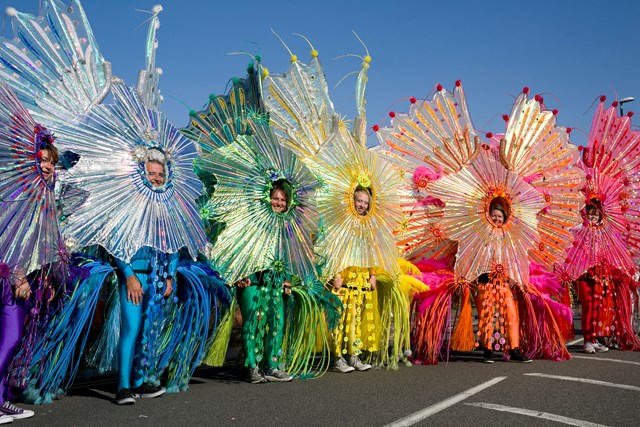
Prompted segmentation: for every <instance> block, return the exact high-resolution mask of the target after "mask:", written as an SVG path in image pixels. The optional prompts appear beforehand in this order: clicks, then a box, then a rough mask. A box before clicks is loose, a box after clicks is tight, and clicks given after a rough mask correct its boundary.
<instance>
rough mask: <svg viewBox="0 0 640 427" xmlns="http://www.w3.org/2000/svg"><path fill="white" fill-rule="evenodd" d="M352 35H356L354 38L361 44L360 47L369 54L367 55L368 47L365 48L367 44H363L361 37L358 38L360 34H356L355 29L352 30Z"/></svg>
mask: <svg viewBox="0 0 640 427" xmlns="http://www.w3.org/2000/svg"><path fill="white" fill-rule="evenodd" d="M353 35H354V36H356V38H357V39H358V41H359V42H360V44H361V45H362V47H364V51H365V52H366V53H367V56H371V55H369V49H367V45H366V44H364V42H363V41H362V39H361V38H360V36H359V35H358V33H356V32H355V31H353Z"/></svg>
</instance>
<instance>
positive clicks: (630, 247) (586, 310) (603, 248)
mask: <svg viewBox="0 0 640 427" xmlns="http://www.w3.org/2000/svg"><path fill="white" fill-rule="evenodd" d="M605 101H606V97H604V96H602V97H600V102H599V104H598V106H597V108H596V112H595V115H594V118H593V124H592V126H591V131H590V133H589V144H588V146H587V147H585V148H584V149H583V151H582V162H581V163H580V167H581V168H582V169H583V170H584V172H585V174H586V177H587V183H586V185H585V186H584V187H583V188H582V195H583V197H584V200H585V207H584V209H583V210H582V215H583V223H582V225H581V226H578V227H575V228H574V229H573V231H574V234H575V244H574V245H573V247H572V248H571V249H570V250H569V251H568V255H567V258H566V263H565V265H564V266H563V273H564V274H566V275H568V276H569V277H570V278H571V279H573V280H576V281H577V290H578V298H579V300H580V304H581V306H582V315H581V319H580V321H581V326H582V336H583V337H584V343H583V347H582V351H583V352H585V353H590V354H592V353H596V352H606V351H607V350H608V347H609V346H615V347H618V348H620V349H622V350H634V351H638V350H640V339H639V338H638V336H637V335H636V334H635V333H634V331H633V327H632V319H631V317H632V294H633V293H635V292H636V289H637V286H638V285H637V282H636V281H635V280H633V277H634V275H635V273H636V271H637V267H636V262H637V260H638V259H639V255H640V236H638V234H637V232H636V227H637V225H636V224H637V222H638V215H639V213H638V209H640V208H639V207H638V204H637V203H636V202H635V199H634V197H635V196H634V194H635V193H636V192H637V188H638V187H639V186H640V182H639V181H638V178H637V171H638V170H639V168H640V159H639V158H638V153H639V152H640V132H637V131H633V130H631V115H632V113H630V114H628V115H626V116H623V117H619V116H618V113H617V106H618V103H617V101H614V102H613V103H612V105H611V106H609V107H606V106H605Z"/></svg>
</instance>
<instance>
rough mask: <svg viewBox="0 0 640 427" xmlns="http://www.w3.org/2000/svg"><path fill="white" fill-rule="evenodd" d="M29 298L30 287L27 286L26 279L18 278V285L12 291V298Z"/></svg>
mask: <svg viewBox="0 0 640 427" xmlns="http://www.w3.org/2000/svg"><path fill="white" fill-rule="evenodd" d="M30 296H31V286H29V282H28V281H27V278H26V277H22V278H20V280H18V283H16V286H15V288H14V290H13V297H14V298H16V299H18V298H21V299H29V297H30Z"/></svg>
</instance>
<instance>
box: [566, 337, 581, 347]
mask: <svg viewBox="0 0 640 427" xmlns="http://www.w3.org/2000/svg"><path fill="white" fill-rule="evenodd" d="M583 341H584V338H578V339H577V340H573V341H569V342H568V343H567V344H566V346H567V347H569V346H570V345H575V344H578V343H579V342H583Z"/></svg>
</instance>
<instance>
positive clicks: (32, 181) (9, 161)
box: [0, 82, 64, 275]
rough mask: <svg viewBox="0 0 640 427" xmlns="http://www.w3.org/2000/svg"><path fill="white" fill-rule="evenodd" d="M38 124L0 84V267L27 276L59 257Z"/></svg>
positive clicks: (60, 246) (53, 207)
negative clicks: (40, 160)
mask: <svg viewBox="0 0 640 427" xmlns="http://www.w3.org/2000/svg"><path fill="white" fill-rule="evenodd" d="M35 126H36V123H35V121H34V120H33V118H32V117H31V116H30V115H29V113H28V112H27V110H26V109H25V108H24V107H23V106H22V105H21V104H20V102H19V101H18V99H17V97H16V96H15V94H14V93H13V92H11V90H10V89H9V88H8V87H7V86H6V85H5V84H4V83H1V82H0V263H3V264H7V265H9V266H11V267H13V268H15V269H16V270H15V271H18V272H20V274H21V275H26V274H28V273H30V272H32V271H34V270H36V269H38V268H40V267H41V266H43V265H45V264H49V263H52V262H55V261H58V260H60V259H61V257H62V255H63V254H64V242H63V241H62V237H61V235H60V231H59V229H58V217H57V213H56V202H55V197H54V191H53V182H50V183H47V181H46V180H45V179H44V177H43V175H42V173H41V172H40V169H39V167H38V164H37V153H38V151H39V148H37V147H36V144H35V136H36V134H35V132H34V129H35Z"/></svg>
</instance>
